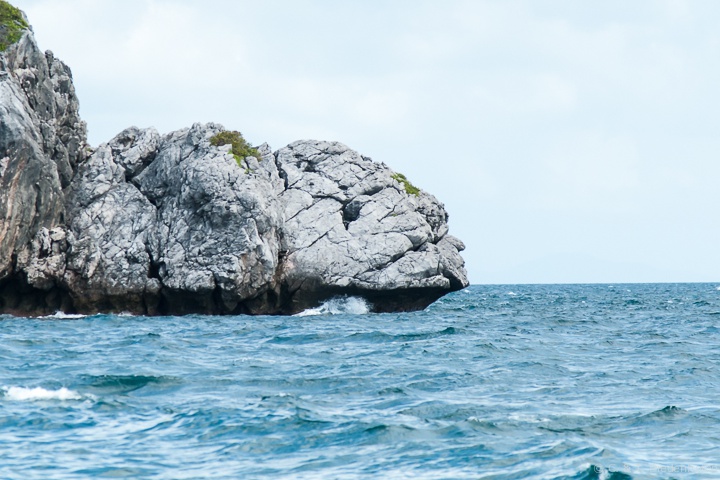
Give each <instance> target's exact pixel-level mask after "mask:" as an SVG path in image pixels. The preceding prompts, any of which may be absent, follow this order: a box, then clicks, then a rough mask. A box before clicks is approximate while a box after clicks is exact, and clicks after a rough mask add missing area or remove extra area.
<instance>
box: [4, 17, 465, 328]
mask: <svg viewBox="0 0 720 480" xmlns="http://www.w3.org/2000/svg"><path fill="white" fill-rule="evenodd" d="M0 33H1V32H0ZM0 62H2V63H1V64H0V65H1V66H2V68H3V70H2V74H1V75H0V122H1V124H0V125H1V126H2V129H1V130H0V154H3V155H4V157H3V158H2V160H1V161H0V182H2V183H1V185H2V188H1V189H0V219H1V220H2V223H1V224H0V252H1V253H2V255H1V256H0V258H1V259H2V260H1V261H0V312H2V311H4V312H13V313H23V314H28V313H29V314H39V313H47V312H52V311H55V310H64V311H79V312H88V313H91V312H101V311H127V312H132V313H141V314H165V313H168V314H182V313H191V312H200V313H216V314H225V313H255V314H275V313H295V312H298V311H301V310H303V309H305V308H308V307H312V306H316V305H317V304H318V303H319V302H321V301H323V300H325V299H327V298H330V297H332V296H335V295H338V294H350V295H361V296H363V297H365V298H366V299H368V300H369V301H370V302H371V304H372V305H373V306H374V309H375V310H376V311H398V310H413V309H419V308H424V307H425V306H426V305H428V304H429V303H431V302H433V301H434V300H436V299H437V298H439V297H440V296H442V295H444V294H445V293H447V292H450V291H452V290H457V289H459V288H462V287H464V286H466V285H467V278H466V273H465V270H464V268H463V260H462V258H461V257H460V255H459V252H460V251H461V250H462V249H463V248H464V246H463V244H462V242H461V241H460V240H458V239H456V238H454V237H451V236H449V235H448V225H447V220H448V215H447V213H446V212H445V209H444V207H443V205H442V204H441V203H440V202H439V201H438V200H437V199H436V198H435V197H433V196H432V195H430V194H427V193H426V192H423V191H420V190H417V189H415V188H414V187H413V186H412V185H411V184H410V183H409V182H408V181H407V179H405V177H404V176H402V175H400V174H397V173H396V172H394V171H393V170H391V169H390V168H389V167H387V166H386V165H385V164H382V163H377V162H374V161H372V160H371V159H370V158H367V157H363V156H362V155H360V154H358V153H357V152H355V151H353V150H351V149H349V148H348V147H346V146H345V145H343V144H341V143H337V142H319V141H299V142H295V143H292V144H291V145H288V146H287V147H285V148H282V149H280V150H278V151H277V152H274V153H273V152H272V151H271V149H270V147H269V146H267V145H263V146H262V147H259V152H260V154H259V155H258V156H259V157H261V158H257V157H254V156H248V157H244V158H240V157H237V156H236V155H234V154H233V151H231V148H233V147H231V145H220V146H217V145H215V144H217V143H218V142H217V141H213V139H215V140H217V135H218V134H219V133H221V132H223V131H224V128H223V127H222V126H220V125H217V124H204V125H203V124H196V125H193V126H192V127H191V128H188V129H184V130H180V131H177V132H172V133H170V134H167V135H160V134H159V133H158V132H157V131H155V130H154V129H138V128H135V127H132V128H128V129H126V130H125V131H123V132H121V133H120V134H118V135H117V136H116V137H115V138H113V139H112V140H111V141H109V142H108V143H106V144H103V145H101V146H100V147H98V148H97V149H96V150H95V151H94V152H92V155H89V156H88V149H87V147H86V145H85V143H86V142H85V125H84V124H83V123H82V121H81V120H80V119H79V116H78V104H77V99H76V98H75V95H74V91H73V88H72V79H71V75H70V71H69V69H68V68H67V67H66V66H65V65H63V64H62V63H61V62H59V61H58V60H56V59H55V58H54V56H53V55H52V54H51V53H50V52H47V53H46V54H44V55H43V54H40V53H39V52H38V50H37V47H36V46H35V42H34V40H33V38H32V33H31V32H30V31H29V30H27V31H25V32H24V33H23V35H22V37H21V39H20V40H19V41H18V42H17V43H16V44H13V45H11V46H10V47H9V48H8V49H7V51H5V52H4V53H0ZM253 155H255V153H253Z"/></svg>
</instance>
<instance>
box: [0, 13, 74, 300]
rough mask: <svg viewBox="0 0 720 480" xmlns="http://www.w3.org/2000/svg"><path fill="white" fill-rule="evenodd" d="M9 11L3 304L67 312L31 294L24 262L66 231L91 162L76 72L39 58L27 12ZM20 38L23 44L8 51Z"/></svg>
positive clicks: (1, 128) (1, 90) (0, 217)
mask: <svg viewBox="0 0 720 480" xmlns="http://www.w3.org/2000/svg"><path fill="white" fill-rule="evenodd" d="M3 3H4V2H3ZM4 7H9V6H7V5H5V6H4ZM4 10H5V9H4ZM5 11H6V12H8V11H9V12H10V13H11V14H14V15H16V18H15V19H14V20H13V19H12V18H10V19H9V20H7V19H6V21H10V22H13V23H12V24H10V25H9V26H8V24H3V25H1V26H0V27H1V28H0V37H1V38H0V45H2V46H3V47H5V48H4V51H2V52H0V302H2V305H3V306H4V309H6V310H7V309H8V307H7V305H14V307H15V308H19V309H21V310H30V311H32V310H33V309H35V308H36V305H38V304H46V303H47V302H48V301H50V303H53V306H54V307H57V308H61V307H62V300H61V299H60V298H59V297H58V296H57V295H54V296H53V295H52V294H46V293H45V291H41V292H39V295H36V294H38V292H34V291H32V289H29V288H27V282H26V279H25V277H26V276H27V274H28V272H26V271H25V269H24V265H25V264H26V263H24V262H28V261H29V260H28V259H29V258H30V257H32V256H33V255H34V253H33V252H36V253H38V254H43V253H42V252H43V250H42V247H43V245H44V242H46V237H47V235H49V233H47V232H49V231H50V230H52V229H54V228H55V227H57V226H60V225H63V223H64V218H65V216H64V196H63V193H62V189H63V188H64V187H65V186H67V185H69V184H70V182H71V180H72V177H73V169H74V168H75V166H76V165H77V164H78V163H81V162H82V161H83V160H84V159H85V154H86V152H85V146H86V134H85V124H84V123H83V122H82V121H81V120H80V117H79V116H78V101H77V98H76V96H75V91H74V88H73V83H72V76H71V74H70V69H69V68H68V67H67V66H66V65H65V64H63V63H62V62H61V61H59V60H57V59H56V58H55V57H54V56H53V54H52V52H49V51H48V52H45V53H44V54H43V53H42V52H40V51H39V50H38V48H37V45H36V43H35V40H34V38H33V35H32V31H31V30H30V29H29V28H28V27H27V22H26V19H25V17H24V15H23V14H22V13H21V12H19V11H16V10H5ZM11 17H12V15H11ZM10 27H12V28H10ZM13 30H17V32H18V35H19V39H18V40H17V41H15V42H13V43H11V44H9V45H7V43H8V41H7V40H8V38H10V39H11V40H14V38H12V37H11V33H12V31H13ZM36 237H37V238H36ZM38 268H40V266H38ZM31 270H32V269H31ZM32 271H34V270H32ZM31 274H32V273H31ZM44 287H47V285H44ZM48 296H50V297H53V298H50V299H49V300H48V299H47V298H46V297H48ZM38 297H40V298H38ZM55 297H57V298H55ZM0 308H3V307H0Z"/></svg>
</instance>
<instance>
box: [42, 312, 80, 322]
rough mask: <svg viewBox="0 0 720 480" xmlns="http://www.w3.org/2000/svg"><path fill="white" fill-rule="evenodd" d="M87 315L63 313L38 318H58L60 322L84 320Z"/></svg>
mask: <svg viewBox="0 0 720 480" xmlns="http://www.w3.org/2000/svg"><path fill="white" fill-rule="evenodd" d="M85 317H87V315H82V314H80V313H63V312H55V313H53V314H52V315H45V316H44V317H40V318H59V319H62V320H69V319H73V318H85Z"/></svg>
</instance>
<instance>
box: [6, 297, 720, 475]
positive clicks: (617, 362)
mask: <svg viewBox="0 0 720 480" xmlns="http://www.w3.org/2000/svg"><path fill="white" fill-rule="evenodd" d="M104 477H112V478H162V479H165V478H167V479H180V478H244V479H250V478H281V479H302V478H328V479H346V478H347V479H354V478H400V479H402V478H412V479H426V478H427V479H435V478H437V479H454V478H457V479H463V478H473V479H475V478H487V479H490V478H492V479H520V478H530V479H549V478H550V479H551V478H561V479H629V478H637V479H646V478H647V479H650V478H652V479H655V478H668V479H669V478H718V477H720V287H718V285H717V284H638V285H623V284H618V285H501V286H498V285H492V286H490V285H476V286H472V287H469V288H467V289H465V290H463V291H460V292H456V293H453V294H451V295H448V296H447V297H445V298H443V299H441V300H439V301H438V302H436V303H435V304H433V305H431V306H430V307H428V308H427V309H426V310H425V311H421V312H415V313H398V314H370V313H367V308H366V305H365V304H364V302H363V301H362V300H361V299H355V298H339V299H336V300H333V301H331V302H328V303H326V304H325V305H323V306H322V307H320V308H317V309H314V310H311V311H306V312H303V314H302V315H299V316H292V317H290V316H273V317H270V316H257V317H251V316H235V317H214V316H186V317H133V316H127V315H94V316H67V315H55V316H52V317H45V318H15V317H10V316H2V317H0V478H9V479H15V478H16V479H24V480H26V479H31V478H61V479H65V478H104Z"/></svg>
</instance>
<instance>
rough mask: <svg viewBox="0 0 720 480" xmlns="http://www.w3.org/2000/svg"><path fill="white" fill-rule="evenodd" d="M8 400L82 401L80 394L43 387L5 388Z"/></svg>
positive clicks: (62, 389) (63, 389) (63, 388)
mask: <svg viewBox="0 0 720 480" xmlns="http://www.w3.org/2000/svg"><path fill="white" fill-rule="evenodd" d="M2 390H3V392H4V394H5V395H4V398H5V399H6V400H18V401H25V400H81V399H82V396H80V394H79V393H77V392H75V391H73V390H69V389H67V388H65V387H62V388H60V389H58V390H46V389H44V388H42V387H35V388H25V387H3V388H2Z"/></svg>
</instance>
